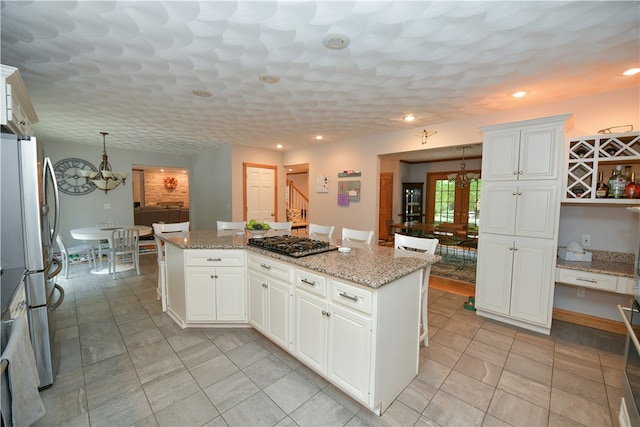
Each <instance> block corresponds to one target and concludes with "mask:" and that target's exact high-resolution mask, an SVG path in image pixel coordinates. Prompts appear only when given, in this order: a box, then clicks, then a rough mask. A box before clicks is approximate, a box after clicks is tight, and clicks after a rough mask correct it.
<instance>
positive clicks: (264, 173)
mask: <svg viewBox="0 0 640 427" xmlns="http://www.w3.org/2000/svg"><path fill="white" fill-rule="evenodd" d="M243 168H244V212H245V215H244V220H245V221H249V220H251V219H255V220H258V221H278V218H277V215H276V212H277V210H276V206H277V205H276V203H277V186H276V183H277V182H278V170H277V168H276V166H269V165H258V164H252V163H244V164H243Z"/></svg>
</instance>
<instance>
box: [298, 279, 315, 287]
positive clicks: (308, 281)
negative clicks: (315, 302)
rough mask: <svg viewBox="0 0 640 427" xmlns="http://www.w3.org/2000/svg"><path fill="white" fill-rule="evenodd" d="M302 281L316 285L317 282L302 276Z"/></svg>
mask: <svg viewBox="0 0 640 427" xmlns="http://www.w3.org/2000/svg"><path fill="white" fill-rule="evenodd" d="M300 281H301V282H302V283H306V284H307V285H311V286H315V285H316V282H314V281H313V280H309V279H305V278H302V279H300Z"/></svg>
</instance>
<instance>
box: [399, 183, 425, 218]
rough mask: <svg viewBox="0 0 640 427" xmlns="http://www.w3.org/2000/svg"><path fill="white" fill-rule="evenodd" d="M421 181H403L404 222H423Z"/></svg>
mask: <svg viewBox="0 0 640 427" xmlns="http://www.w3.org/2000/svg"><path fill="white" fill-rule="evenodd" d="M423 186H424V184H423V183H421V182H403V183H402V222H422V217H423V214H422V187H423Z"/></svg>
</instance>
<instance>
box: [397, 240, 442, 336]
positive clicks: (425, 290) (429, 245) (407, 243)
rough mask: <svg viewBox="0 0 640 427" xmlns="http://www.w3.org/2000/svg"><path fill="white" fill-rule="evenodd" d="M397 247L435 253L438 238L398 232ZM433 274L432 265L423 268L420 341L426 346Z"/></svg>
mask: <svg viewBox="0 0 640 427" xmlns="http://www.w3.org/2000/svg"><path fill="white" fill-rule="evenodd" d="M394 240H395V248H396V249H401V250H405V251H416V252H422V253H427V254H432V255H433V254H435V253H436V246H438V239H426V238H423V237H413V236H406V235H404V234H397V233H396V235H395V236H394ZM430 274H431V266H430V265H429V266H427V267H425V268H424V270H423V274H422V283H421V286H420V290H421V293H422V298H421V302H420V310H421V329H422V331H421V332H420V336H419V337H418V341H420V342H422V341H424V345H425V347H427V346H428V345H429V333H428V332H429V328H428V320H429V318H428V302H429V275H430Z"/></svg>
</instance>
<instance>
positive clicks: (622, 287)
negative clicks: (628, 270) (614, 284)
mask: <svg viewBox="0 0 640 427" xmlns="http://www.w3.org/2000/svg"><path fill="white" fill-rule="evenodd" d="M617 290H618V293H619V294H628V295H633V279H632V278H631V277H621V276H619V277H618V289H617Z"/></svg>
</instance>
